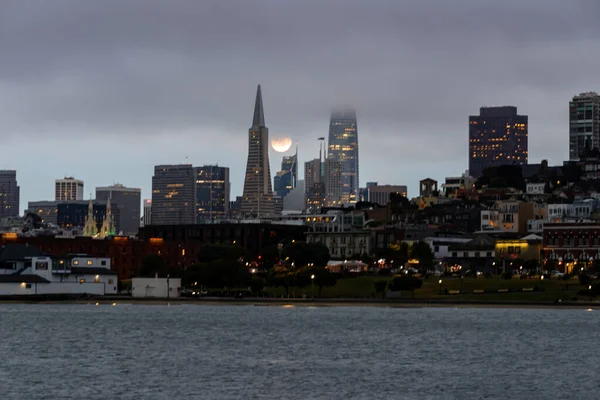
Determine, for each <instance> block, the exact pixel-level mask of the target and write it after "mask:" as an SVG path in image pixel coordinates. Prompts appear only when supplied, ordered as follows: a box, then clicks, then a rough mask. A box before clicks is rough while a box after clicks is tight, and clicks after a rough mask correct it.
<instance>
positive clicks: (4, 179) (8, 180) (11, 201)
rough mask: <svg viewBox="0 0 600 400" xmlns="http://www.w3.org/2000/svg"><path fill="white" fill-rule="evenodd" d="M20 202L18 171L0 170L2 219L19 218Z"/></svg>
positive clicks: (0, 214)
mask: <svg viewBox="0 0 600 400" xmlns="http://www.w3.org/2000/svg"><path fill="white" fill-rule="evenodd" d="M19 200H20V188H19V185H18V184H17V171H15V170H0V218H6V217H18V216H19Z"/></svg>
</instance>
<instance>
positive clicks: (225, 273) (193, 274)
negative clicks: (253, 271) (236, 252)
mask: <svg viewBox="0 0 600 400" xmlns="http://www.w3.org/2000/svg"><path fill="white" fill-rule="evenodd" d="M184 278H185V282H186V284H188V285H190V284H191V283H192V282H198V283H199V284H200V285H201V286H204V287H206V288H233V287H246V286H247V285H248V283H249V281H250V275H249V274H248V270H246V268H244V267H243V266H242V265H241V264H240V263H237V262H231V261H229V260H224V259H219V260H217V261H213V262H210V263H198V264H194V265H192V266H190V267H189V268H188V269H187V271H186V272H185V277H184Z"/></svg>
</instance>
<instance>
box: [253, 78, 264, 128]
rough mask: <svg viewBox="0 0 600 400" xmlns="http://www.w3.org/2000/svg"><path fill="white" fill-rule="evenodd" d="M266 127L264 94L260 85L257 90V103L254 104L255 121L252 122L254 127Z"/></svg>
mask: <svg viewBox="0 0 600 400" xmlns="http://www.w3.org/2000/svg"><path fill="white" fill-rule="evenodd" d="M259 126H265V114H264V111H263V102H262V93H261V91H260V85H258V88H257V89H256V102H255V103H254V119H253V120H252V127H253V128H255V127H259Z"/></svg>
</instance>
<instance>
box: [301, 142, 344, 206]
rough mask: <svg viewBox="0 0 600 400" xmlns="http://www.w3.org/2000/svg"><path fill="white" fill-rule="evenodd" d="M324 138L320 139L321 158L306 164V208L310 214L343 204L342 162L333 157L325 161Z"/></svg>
mask: <svg viewBox="0 0 600 400" xmlns="http://www.w3.org/2000/svg"><path fill="white" fill-rule="evenodd" d="M323 142H324V138H319V158H315V159H314V160H311V161H307V162H305V163H304V182H305V206H306V210H308V211H309V212H316V211H318V209H320V208H322V207H325V206H328V207H332V206H333V207H335V206H340V205H341V204H342V196H343V186H342V162H341V161H338V160H335V159H334V158H333V157H327V158H325V160H323V153H324V151H325V145H324V144H322V143H323Z"/></svg>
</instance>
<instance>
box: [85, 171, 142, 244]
mask: <svg viewBox="0 0 600 400" xmlns="http://www.w3.org/2000/svg"><path fill="white" fill-rule="evenodd" d="M96 200H98V201H103V202H107V201H109V200H110V202H111V204H113V205H114V207H115V209H116V208H118V209H119V211H118V213H119V219H118V221H117V220H116V218H115V221H114V222H115V227H116V226H118V227H119V231H122V232H123V234H125V235H133V234H137V232H138V230H139V228H140V212H141V210H140V207H141V202H142V198H141V189H138V188H128V187H125V186H123V185H121V184H119V183H117V184H115V185H112V186H106V187H97V188H96ZM112 211H113V214H114V213H115V210H114V209H113V210H112ZM115 217H116V215H115Z"/></svg>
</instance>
